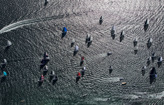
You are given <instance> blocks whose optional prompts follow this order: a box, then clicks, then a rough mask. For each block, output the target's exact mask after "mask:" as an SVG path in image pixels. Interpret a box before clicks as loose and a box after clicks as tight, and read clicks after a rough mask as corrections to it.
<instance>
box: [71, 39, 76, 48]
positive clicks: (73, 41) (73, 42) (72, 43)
mask: <svg viewBox="0 0 164 105" xmlns="http://www.w3.org/2000/svg"><path fill="white" fill-rule="evenodd" d="M74 44H75V39H72V42H71V47H73V45H74Z"/></svg>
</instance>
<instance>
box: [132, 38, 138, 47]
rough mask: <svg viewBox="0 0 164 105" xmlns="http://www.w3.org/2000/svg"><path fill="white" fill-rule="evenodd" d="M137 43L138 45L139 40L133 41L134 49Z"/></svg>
mask: <svg viewBox="0 0 164 105" xmlns="http://www.w3.org/2000/svg"><path fill="white" fill-rule="evenodd" d="M137 43H138V38H135V39H134V41H133V44H134V47H135V46H137Z"/></svg>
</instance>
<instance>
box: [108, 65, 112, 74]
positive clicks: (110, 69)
mask: <svg viewBox="0 0 164 105" xmlns="http://www.w3.org/2000/svg"><path fill="white" fill-rule="evenodd" d="M112 71H113V67H112V66H110V67H109V74H111V73H112Z"/></svg>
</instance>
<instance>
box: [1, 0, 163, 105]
mask: <svg viewBox="0 0 164 105" xmlns="http://www.w3.org/2000/svg"><path fill="white" fill-rule="evenodd" d="M163 12H164V1H163V0H138V1H134V0H101V1H100V0H50V1H49V3H48V4H47V5H46V6H44V0H35V1H34V0H26V1H20V0H12V1H6V0H1V1H0V13H1V15H0V47H1V50H0V52H1V53H0V59H1V61H3V59H7V60H8V65H7V67H6V69H5V71H7V73H8V77H7V79H6V80H5V81H4V82H1V83H0V97H1V98H0V105H60V104H61V105H63V104H64V105H67V104H70V105H109V104H111V105H119V104H120V105H122V104H124V105H132V104H134V105H135V104H136V105H140V104H141V105H142V104H143V105H147V104H153V103H156V104H163V102H164V101H163V100H162V99H163V97H164V95H163V91H164V89H163V87H164V84H163V80H164V77H163V74H164V72H163V65H162V66H161V67H159V68H158V67H157V60H155V62H154V63H153V62H151V63H150V65H149V66H148V67H147V69H146V74H145V76H142V74H141V69H142V67H143V66H145V65H146V62H147V58H148V57H150V56H151V54H152V53H153V52H156V54H157V56H162V57H164V55H163V54H164V53H163V49H164V46H163V44H164V36H163V34H164V25H163V24H164V15H163ZM100 16H102V17H103V19H104V21H103V23H102V25H99V18H100ZM146 19H149V20H150V22H149V28H148V30H147V31H146V32H145V31H144V29H143V25H144V21H145V20H146ZM113 25H114V26H115V29H116V37H115V39H114V40H113V39H112V37H111V35H110V30H111V28H112V26H113ZM63 27H67V30H68V32H67V35H66V37H64V38H63V39H61V34H62V33H61V32H62V28H63ZM121 31H124V32H125V37H124V39H123V40H122V42H120V33H121ZM87 34H90V35H92V36H93V42H92V45H91V46H90V47H89V48H88V47H87V45H86V44H85V38H86V35H87ZM150 37H151V38H152V39H153V44H152V46H151V47H150V48H149V49H148V48H147V46H146V43H147V41H148V39H149V38H150ZM135 38H138V45H137V47H138V52H137V54H134V49H135V48H134V46H133V40H134V39H135ZM72 39H75V40H76V42H75V45H76V44H77V45H78V46H79V52H78V54H77V55H76V56H73V50H74V47H71V42H72ZM7 40H10V41H11V42H12V46H11V47H10V48H9V49H8V50H7V51H5V46H6V43H7ZM45 51H46V52H48V54H49V56H50V62H49V63H48V66H49V73H50V71H51V70H54V71H55V73H56V74H57V75H58V78H59V80H58V81H57V83H56V84H55V85H52V84H51V83H50V82H49V80H48V75H46V77H45V81H44V83H43V84H42V86H40V87H39V86H38V82H37V81H38V79H39V77H40V76H41V74H42V72H40V70H39V64H40V60H41V59H42V55H43V53H44V52H45ZM107 52H112V55H111V56H106V53H107ZM81 56H84V57H85V62H84V65H85V66H86V72H85V76H84V77H83V78H82V79H81V80H80V81H79V83H78V84H76V83H75V78H76V73H77V72H79V71H80V70H81V68H82V67H80V57H81ZM110 65H112V67H113V72H112V74H111V75H110V74H109V70H108V69H109V66H110ZM152 66H155V67H156V69H157V73H158V77H157V80H156V83H153V84H152V85H150V84H149V78H148V77H149V75H148V74H149V71H150V69H151V67H152ZM1 73H2V71H1ZM120 78H123V80H121V81H120V80H119V79H120ZM122 82H126V83H127V85H125V86H122V85H121V83H122Z"/></svg>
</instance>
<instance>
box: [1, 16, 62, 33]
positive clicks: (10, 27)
mask: <svg viewBox="0 0 164 105" xmlns="http://www.w3.org/2000/svg"><path fill="white" fill-rule="evenodd" d="M63 17H64V15H59V16H50V17H44V18H36V19H27V20H22V21H18V22H15V23H12V24H9V25H7V26H5V27H3V28H2V29H1V30H0V34H2V33H6V32H9V31H12V30H15V29H17V28H21V27H23V26H27V25H31V24H35V23H39V22H43V21H48V20H52V19H59V18H63Z"/></svg>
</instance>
